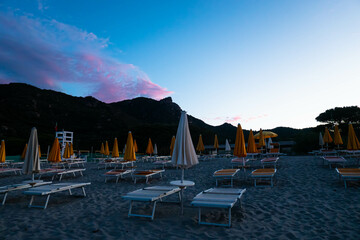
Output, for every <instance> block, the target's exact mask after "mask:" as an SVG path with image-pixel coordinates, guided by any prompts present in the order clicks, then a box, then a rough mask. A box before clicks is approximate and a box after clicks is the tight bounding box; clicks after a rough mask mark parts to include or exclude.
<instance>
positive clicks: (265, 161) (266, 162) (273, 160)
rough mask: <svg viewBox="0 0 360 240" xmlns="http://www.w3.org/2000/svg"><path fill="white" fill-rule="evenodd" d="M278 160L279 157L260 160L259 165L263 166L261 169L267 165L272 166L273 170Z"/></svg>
mask: <svg viewBox="0 0 360 240" xmlns="http://www.w3.org/2000/svg"><path fill="white" fill-rule="evenodd" d="M278 160H279V157H267V158H263V159H261V164H262V165H263V168H264V167H265V166H267V165H273V166H274V168H276V163H277V161H278Z"/></svg>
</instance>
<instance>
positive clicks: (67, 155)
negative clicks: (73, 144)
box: [63, 143, 70, 158]
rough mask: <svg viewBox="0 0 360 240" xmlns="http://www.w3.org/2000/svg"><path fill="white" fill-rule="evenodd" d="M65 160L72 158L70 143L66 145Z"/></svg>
mask: <svg viewBox="0 0 360 240" xmlns="http://www.w3.org/2000/svg"><path fill="white" fill-rule="evenodd" d="M63 158H70V147H69V144H68V143H65V150H64V154H63Z"/></svg>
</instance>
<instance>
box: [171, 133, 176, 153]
mask: <svg viewBox="0 0 360 240" xmlns="http://www.w3.org/2000/svg"><path fill="white" fill-rule="evenodd" d="M174 146H175V136H173V137H172V138H171V143H170V156H172V154H173V151H174Z"/></svg>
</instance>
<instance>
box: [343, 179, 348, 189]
mask: <svg viewBox="0 0 360 240" xmlns="http://www.w3.org/2000/svg"><path fill="white" fill-rule="evenodd" d="M344 186H345V189H346V187H347V186H346V179H345V178H344Z"/></svg>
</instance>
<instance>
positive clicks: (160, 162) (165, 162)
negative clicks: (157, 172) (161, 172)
mask: <svg viewBox="0 0 360 240" xmlns="http://www.w3.org/2000/svg"><path fill="white" fill-rule="evenodd" d="M153 164H154V165H158V166H161V168H162V169H165V167H166V166H169V165H171V164H172V163H171V160H157V161H155V162H153Z"/></svg>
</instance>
